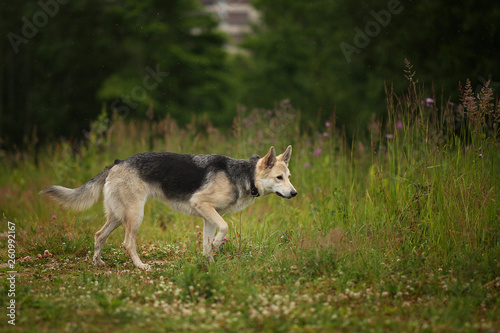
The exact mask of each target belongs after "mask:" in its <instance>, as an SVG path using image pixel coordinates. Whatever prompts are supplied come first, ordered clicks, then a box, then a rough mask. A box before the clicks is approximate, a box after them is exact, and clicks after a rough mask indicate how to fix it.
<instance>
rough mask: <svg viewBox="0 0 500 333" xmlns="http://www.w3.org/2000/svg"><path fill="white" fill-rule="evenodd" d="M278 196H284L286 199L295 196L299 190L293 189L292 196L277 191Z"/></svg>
mask: <svg viewBox="0 0 500 333" xmlns="http://www.w3.org/2000/svg"><path fill="white" fill-rule="evenodd" d="M275 193H276V194H277V195H278V196H280V197H282V198H285V199H291V198H293V197H294V196H296V195H297V191H295V190H293V191H291V192H290V196H284V195H283V194H281V193H280V192H277V191H276V192H275Z"/></svg>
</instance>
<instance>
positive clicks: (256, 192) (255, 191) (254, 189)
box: [250, 183, 260, 198]
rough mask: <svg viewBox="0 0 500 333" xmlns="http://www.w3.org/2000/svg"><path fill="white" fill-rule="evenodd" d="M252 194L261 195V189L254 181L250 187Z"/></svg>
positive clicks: (254, 195) (255, 196)
mask: <svg viewBox="0 0 500 333" xmlns="http://www.w3.org/2000/svg"><path fill="white" fill-rule="evenodd" d="M250 194H251V195H252V197H254V198H257V197H260V193H259V190H258V189H257V187H255V184H253V183H252V185H251V187H250Z"/></svg>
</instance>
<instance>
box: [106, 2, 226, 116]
mask: <svg viewBox="0 0 500 333" xmlns="http://www.w3.org/2000/svg"><path fill="white" fill-rule="evenodd" d="M116 10H117V11H119V12H120V16H121V17H123V18H124V20H123V22H122V30H121V37H120V38H121V39H122V40H123V45H124V51H123V52H124V54H123V57H124V59H125V60H124V61H125V64H124V65H123V66H122V67H121V68H120V69H119V70H118V71H116V72H114V73H112V75H110V76H109V77H108V78H107V79H106V80H105V81H104V82H103V84H102V86H101V88H100V90H99V98H100V99H101V100H106V101H111V104H112V107H116V108H117V110H119V112H120V113H124V114H129V113H132V114H133V115H134V116H140V115H141V114H142V115H143V114H144V113H145V111H146V110H147V109H148V106H149V104H152V105H153V108H154V111H155V113H156V114H157V115H160V116H164V115H165V114H167V113H169V114H171V115H172V116H173V117H174V118H176V119H177V120H180V121H181V122H186V121H189V120H190V118H191V116H192V114H193V113H207V114H208V115H209V116H211V117H212V118H216V117H217V116H220V117H222V118H224V117H227V115H224V114H222V115H221V114H220V113H221V112H222V111H223V110H224V106H225V104H224V103H225V98H224V97H223V96H224V93H225V92H226V91H227V89H229V86H228V85H227V83H226V82H227V81H226V77H227V74H226V70H227V69H226V59H225V51H224V50H223V46H224V43H225V38H224V37H223V35H222V34H220V33H219V32H217V31H216V27H217V22H216V21H215V20H214V18H213V17H212V16H210V15H208V14H207V13H205V12H204V11H203V10H202V8H201V6H200V4H199V3H198V2H197V1H195V0H189V1H186V0H177V1H158V0H147V1H141V2H137V1H131V0H130V1H125V6H123V7H121V8H117V9H116ZM152 72H155V73H156V75H155V74H152Z"/></svg>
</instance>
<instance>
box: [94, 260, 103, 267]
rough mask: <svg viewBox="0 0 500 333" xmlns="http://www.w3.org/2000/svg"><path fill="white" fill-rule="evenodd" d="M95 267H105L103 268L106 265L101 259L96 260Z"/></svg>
mask: <svg viewBox="0 0 500 333" xmlns="http://www.w3.org/2000/svg"><path fill="white" fill-rule="evenodd" d="M93 261H94V265H96V266H97V267H103V266H106V263H105V262H104V261H102V259H101V258H94V260H93Z"/></svg>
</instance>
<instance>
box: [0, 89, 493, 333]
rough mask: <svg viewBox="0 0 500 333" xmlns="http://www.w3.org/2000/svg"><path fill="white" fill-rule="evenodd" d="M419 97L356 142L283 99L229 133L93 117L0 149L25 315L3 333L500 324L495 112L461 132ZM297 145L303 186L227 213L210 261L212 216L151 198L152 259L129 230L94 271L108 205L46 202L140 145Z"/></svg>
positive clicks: (402, 102)
mask: <svg viewBox="0 0 500 333" xmlns="http://www.w3.org/2000/svg"><path fill="white" fill-rule="evenodd" d="M412 96H413V95H412V94H411V90H410V93H409V96H402V97H401V98H400V99H399V98H398V97H397V96H395V95H393V94H389V97H390V98H389V99H388V110H389V117H388V120H387V121H386V124H385V125H382V124H381V123H379V122H377V121H375V120H374V121H373V122H372V123H371V124H370V126H369V128H370V132H371V139H370V140H366V141H363V140H357V139H355V140H352V142H351V141H348V140H346V139H345V138H344V137H343V136H342V135H341V134H340V132H339V131H337V130H335V129H334V126H333V124H330V123H328V124H325V126H321V127H320V128H315V127H311V128H309V129H306V130H304V129H301V128H300V126H299V123H300V113H299V112H297V111H296V110H294V109H293V108H292V107H291V106H290V105H288V104H287V103H286V102H284V103H282V104H281V105H280V106H279V107H278V108H277V109H276V110H273V111H252V112H247V111H243V110H240V111H239V113H238V117H237V118H236V119H235V122H234V127H233V131H232V132H231V133H222V132H221V131H219V130H218V129H217V128H214V127H213V126H212V125H211V124H209V123H206V122H203V121H193V123H192V124H190V125H189V126H188V127H187V128H179V127H177V125H176V124H175V122H174V121H172V120H171V119H168V118H167V119H164V120H161V121H158V122H144V123H127V122H124V121H123V120H120V119H118V118H113V119H112V121H111V124H110V126H103V124H104V125H107V124H106V123H105V122H104V121H103V120H101V122H96V123H95V124H94V125H93V129H92V131H91V135H90V136H89V140H88V142H87V143H86V144H83V145H80V146H79V147H78V149H74V148H73V147H72V146H70V145H69V144H68V143H64V142H63V143H59V144H54V145H52V146H48V147H45V148H44V149H42V151H40V152H38V154H37V155H36V157H35V154H34V153H33V152H30V151H28V152H24V153H18V154H8V155H4V156H3V157H2V160H1V163H0V193H1V198H2V205H1V207H2V213H3V219H2V224H1V229H0V232H6V231H7V221H12V222H14V223H15V226H16V258H17V264H16V266H15V270H16V271H17V272H18V275H17V280H16V291H15V292H16V297H15V300H16V326H11V325H8V324H7V320H8V318H7V317H6V316H5V315H6V313H7V312H6V310H5V306H4V307H3V308H4V311H5V314H3V315H2V318H3V319H2V323H1V325H0V331H12V332H16V331H19V332H21V331H22V332H54V331H75V332H76V331H77V332H82V331H83V332H101V331H111V332H115V331H116V332H136V331H138V330H142V331H148V332H156V331H174V332H180V331H221V332H222V331H227V332H290V331H304V332H329V331H339V332H353V331H356V332H364V331H367V332H368V331H370V332H371V331H374V332H386V331H394V332H417V331H418V332H420V331H429V332H450V331H454V332H471V331H488V332H489V331H497V330H500V316H499V315H498V314H499V313H500V302H499V298H498V292H499V291H500V263H499V262H498V260H499V259H500V227H499V221H500V218H499V217H500V208H499V205H498V200H499V185H500V179H499V178H500V176H499V172H498V170H500V163H499V162H500V153H499V143H498V139H497V138H498V132H495V128H494V127H493V126H492V122H491V121H490V122H487V120H488V119H490V120H491V119H493V120H494V119H497V121H498V112H499V111H498V108H497V109H496V111H495V109H494V108H493V109H492V113H491V114H492V116H491V117H490V118H487V119H486V120H484V123H482V124H481V126H479V127H478V126H476V127H472V126H471V125H470V124H469V125H468V124H464V125H463V128H467V129H468V130H469V131H468V132H467V133H469V135H464V134H459V135H455V134H453V133H452V131H451V128H450V127H451V123H450V122H449V120H447V118H446V117H436V115H435V113H437V111H436V110H434V108H428V107H426V106H424V105H421V103H420V100H421V99H422V98H421V96H420V97H419V98H417V97H412ZM449 111H450V110H448V109H446V111H445V112H444V113H446V112H449ZM495 112H496V113H495ZM495 117H497V118H495ZM497 126H498V122H497ZM496 128H498V127H496ZM386 134H391V135H389V136H386ZM288 144H292V145H293V148H294V150H293V156H292V160H291V164H290V169H291V172H292V178H291V179H292V183H293V184H294V185H295V187H296V188H297V190H298V192H299V195H298V196H297V197H296V198H294V199H293V200H290V201H288V200H287V201H285V200H283V199H281V198H278V197H267V198H258V199H257V200H256V203H255V204H254V205H253V206H251V207H249V208H248V209H247V210H245V211H243V212H241V213H238V214H232V215H228V216H226V217H225V219H226V220H227V221H228V224H229V226H230V231H229V233H228V236H227V238H228V240H227V242H226V243H225V244H224V245H223V247H222V249H221V251H220V253H219V254H217V255H216V256H215V262H214V263H209V262H208V260H206V259H205V258H204V257H202V256H201V251H202V249H201V234H202V226H203V223H202V221H201V220H200V219H197V218H195V217H191V216H186V215H182V214H178V213H176V212H174V211H172V210H170V209H169V208H168V207H167V206H165V205H163V204H161V203H159V202H155V201H151V202H148V203H147V205H146V208H145V218H144V221H143V224H142V226H141V229H140V231H139V236H138V252H139V255H140V257H141V258H142V260H143V261H145V262H147V263H150V264H153V268H152V270H151V271H149V272H144V271H140V270H137V269H135V268H134V267H133V265H132V263H131V261H130V259H129V257H128V256H127V255H126V253H125V251H124V250H123V248H122V247H121V242H122V241H123V230H122V229H121V228H120V229H118V230H116V231H115V232H114V233H113V234H112V235H111V236H110V238H109V240H108V241H107V243H106V244H105V247H104V250H103V259H104V261H105V262H106V263H107V267H104V268H97V267H95V266H93V265H92V260H91V258H92V251H93V236H94V233H95V232H96V231H97V230H98V229H99V228H100V227H101V226H102V224H103V223H104V213H103V207H102V204H97V205H95V206H94V207H93V208H91V209H90V210H88V211H85V212H80V213H75V212H71V211H66V210H64V209H63V208H61V207H59V206H56V205H55V204H53V203H52V202H49V201H47V200H46V199H44V198H43V197H41V196H39V195H38V191H39V190H41V189H42V188H44V187H46V186H49V185H52V184H60V185H64V186H68V187H76V186H80V185H81V184H82V183H84V182H86V181H88V180H89V179H90V178H92V177H93V176H94V175H95V174H97V173H99V172H100V171H101V170H102V169H103V167H104V166H105V165H108V164H111V163H112V162H113V161H114V160H115V159H116V158H120V159H122V158H126V157H127V156H130V155H132V154H134V153H138V152H143V151H150V150H155V151H175V152H183V153H188V152H189V153H219V154H224V155H229V156H233V157H238V158H248V157H249V156H250V155H251V154H252V153H254V152H258V153H260V154H264V153H265V152H266V151H267V150H268V149H269V146H270V145H274V146H275V147H276V148H278V150H283V149H284V148H285V147H286V146H287V145H288ZM1 237H2V242H1V243H0V248H1V249H2V251H1V252H0V253H1V255H0V259H1V262H0V263H2V264H4V265H3V268H2V270H1V276H0V281H1V282H0V300H1V302H2V304H7V303H8V302H9V301H10V299H11V297H9V296H8V290H9V284H8V281H7V277H8V274H7V271H9V270H10V269H9V268H8V267H4V266H5V264H6V263H7V260H8V256H7V254H8V252H7V241H6V240H7V234H6V233H4V234H2V236H1ZM4 240H5V241H4ZM45 250H48V252H49V253H50V255H49V254H48V253H46V255H44V252H45ZM26 256H29V258H26V260H23V259H24V258H25V257H26Z"/></svg>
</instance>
